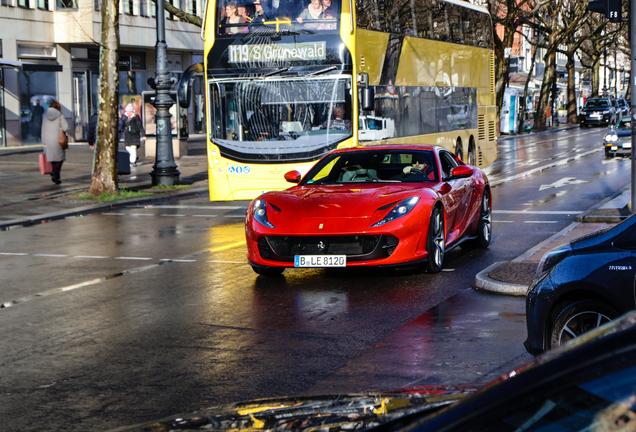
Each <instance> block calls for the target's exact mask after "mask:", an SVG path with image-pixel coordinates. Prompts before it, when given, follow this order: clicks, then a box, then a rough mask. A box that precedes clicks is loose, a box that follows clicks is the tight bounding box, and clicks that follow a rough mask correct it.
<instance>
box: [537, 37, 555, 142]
mask: <svg viewBox="0 0 636 432" xmlns="http://www.w3.org/2000/svg"><path fill="white" fill-rule="evenodd" d="M555 48H556V47H555ZM555 66H556V50H555V51H553V52H552V53H550V54H547V55H546V57H545V70H544V72H543V82H542V83H541V94H540V95H539V105H538V106H537V111H536V112H535V113H534V125H533V127H532V130H535V131H544V130H545V129H546V116H547V114H548V100H549V99H550V93H551V90H552V78H553V77H554V68H555ZM550 114H552V113H550Z"/></svg>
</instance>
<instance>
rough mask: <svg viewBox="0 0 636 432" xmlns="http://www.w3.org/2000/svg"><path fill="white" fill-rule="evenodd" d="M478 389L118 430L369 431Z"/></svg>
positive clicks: (287, 402)
mask: <svg viewBox="0 0 636 432" xmlns="http://www.w3.org/2000/svg"><path fill="white" fill-rule="evenodd" d="M477 389H478V388H477V387H476V386H459V387H458V386H426V387H417V388H410V389H400V390H393V391H388V392H380V393H365V394H350V395H334V396H311V397H296V398H293V397H286V398H275V399H261V400H256V401H250V402H241V403H234V404H229V405H226V406H219V407H212V408H206V409H202V410H199V411H196V412H193V413H189V414H180V415H175V416H171V417H168V418H166V419H162V420H159V421H155V422H149V423H147V424H140V425H136V426H131V427H125V428H119V429H116V430H117V431H119V432H124V431H142V430H143V431H147V432H152V431H166V430H171V431H180V430H192V429H197V430H199V429H204V430H216V431H222V430H232V431H241V430H246V431H248V430H249V431H254V430H268V431H315V430H329V431H330V432H338V431H351V430H366V429H369V428H371V427H374V426H378V425H380V424H382V423H386V422H388V421H390V420H394V419H397V418H400V417H403V416H406V415H409V414H412V413H416V412H417V413H420V414H421V413H427V412H430V413H431V414H432V413H433V412H436V411H438V410H439V409H441V408H442V407H445V406H447V405H450V404H452V403H453V402H456V401H458V400H459V399H461V398H462V397H464V396H465V395H467V394H470V393H474V392H475V391H477Z"/></svg>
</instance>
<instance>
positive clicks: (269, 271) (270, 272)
mask: <svg viewBox="0 0 636 432" xmlns="http://www.w3.org/2000/svg"><path fill="white" fill-rule="evenodd" d="M252 269H253V270H254V273H256V274H259V275H261V276H268V277H275V276H279V275H281V274H282V273H283V272H284V271H285V267H256V266H252Z"/></svg>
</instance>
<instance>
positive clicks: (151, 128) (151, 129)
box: [141, 91, 179, 137]
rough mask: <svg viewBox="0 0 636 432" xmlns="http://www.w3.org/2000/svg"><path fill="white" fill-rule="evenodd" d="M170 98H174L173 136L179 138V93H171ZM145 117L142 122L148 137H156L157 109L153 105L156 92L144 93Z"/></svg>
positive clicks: (172, 110) (171, 109)
mask: <svg viewBox="0 0 636 432" xmlns="http://www.w3.org/2000/svg"><path fill="white" fill-rule="evenodd" d="M170 96H171V97H172V101H173V102H174V105H172V106H171V107H170V123H171V127H172V136H173V137H177V136H178V135H179V128H178V119H179V117H178V116H177V92H170ZM142 98H143V103H144V106H143V115H142V118H141V120H142V122H143V125H144V129H145V130H146V135H147V136H156V135H157V125H156V123H155V113H156V112H157V109H156V108H155V106H154V105H153V103H154V101H155V92H154V91H153V92H143V93H142Z"/></svg>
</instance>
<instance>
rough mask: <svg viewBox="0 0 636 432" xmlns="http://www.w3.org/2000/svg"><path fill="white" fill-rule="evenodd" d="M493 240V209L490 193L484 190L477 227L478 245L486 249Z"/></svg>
mask: <svg viewBox="0 0 636 432" xmlns="http://www.w3.org/2000/svg"><path fill="white" fill-rule="evenodd" d="M491 240H492V207H491V204H490V191H489V190H488V189H487V188H484V194H483V195H482V197H481V211H480V214H479V225H477V244H478V245H479V247H481V248H484V249H486V248H487V247H488V246H490V242H491Z"/></svg>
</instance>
